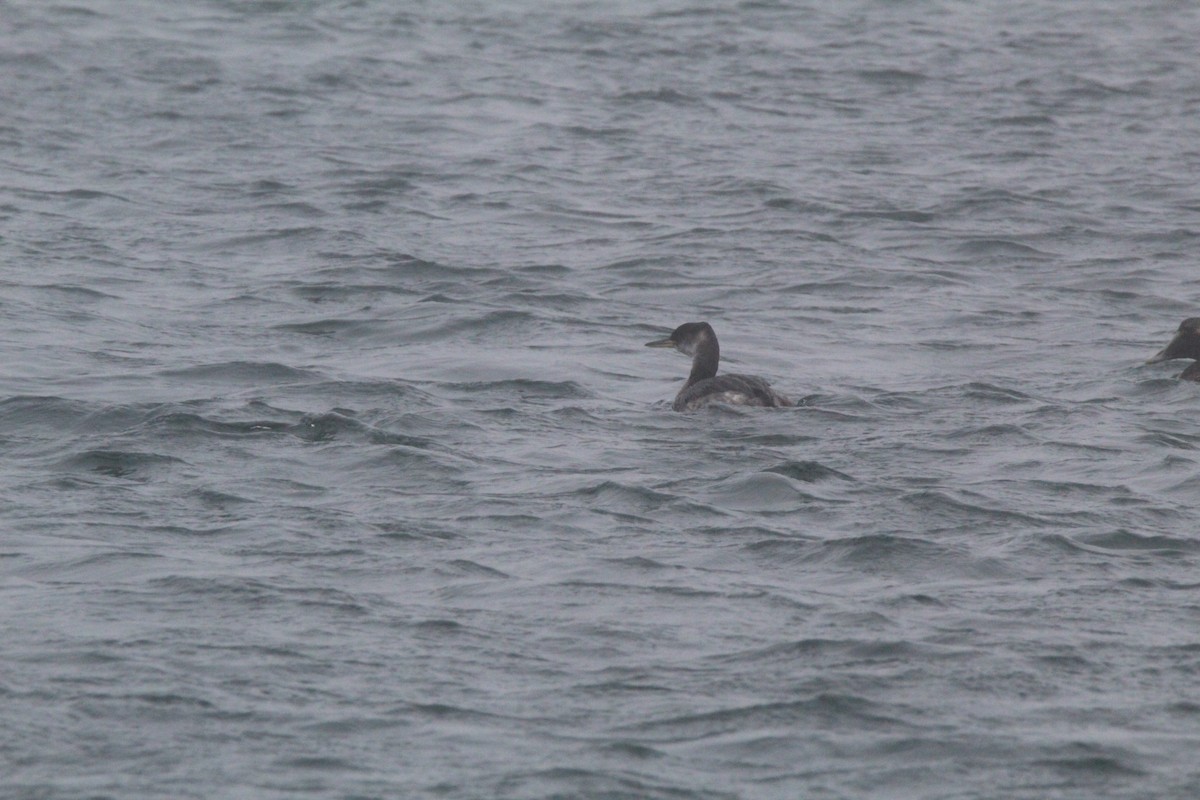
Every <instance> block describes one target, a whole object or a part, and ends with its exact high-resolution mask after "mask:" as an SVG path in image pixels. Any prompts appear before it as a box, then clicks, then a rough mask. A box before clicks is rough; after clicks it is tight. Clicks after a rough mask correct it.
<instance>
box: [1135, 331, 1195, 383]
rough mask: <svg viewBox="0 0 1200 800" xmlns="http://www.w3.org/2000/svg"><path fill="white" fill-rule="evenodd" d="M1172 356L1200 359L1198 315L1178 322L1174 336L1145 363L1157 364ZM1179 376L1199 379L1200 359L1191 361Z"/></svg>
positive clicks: (1191, 379)
mask: <svg viewBox="0 0 1200 800" xmlns="http://www.w3.org/2000/svg"><path fill="white" fill-rule="evenodd" d="M1173 358H1195V359H1200V317H1190V318H1188V319H1185V320H1184V321H1183V322H1181V323H1179V330H1177V331H1176V332H1175V338H1174V339H1172V340H1171V341H1170V342H1169V343H1168V344H1167V346H1166V347H1164V348H1163V349H1162V350H1160V351H1159V353H1158V355H1156V356H1155V357H1154V358H1152V359H1150V360H1149V361H1147V362H1146V363H1147V364H1157V363H1159V362H1160V361H1170V360H1171V359H1173ZM1179 377H1180V378H1181V379H1183V380H1185V381H1200V361H1195V362H1194V363H1192V365H1191V366H1189V367H1188V368H1187V369H1185V370H1184V371H1183V373H1182V374H1180V376H1179Z"/></svg>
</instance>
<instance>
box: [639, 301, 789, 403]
mask: <svg viewBox="0 0 1200 800" xmlns="http://www.w3.org/2000/svg"><path fill="white" fill-rule="evenodd" d="M646 347H674V348H675V349H676V350H678V351H679V352H681V353H683V354H684V355H687V356H691V357H692V372H691V374H690V375H688V379H687V383H685V384H684V385H683V388H682V389H680V390H679V394H677V395H675V402H674V403H672V404H671V408H673V409H675V410H676V411H695V410H696V409H697V408H703V407H704V406H707V405H709V404H710V403H729V404H730V405H740V406H764V407H766V408H776V407H780V406H790V405H792V401H791V400H788V399H787V398H786V397H784V396H783V395H781V394H780V393H779V392H777V391H775V390H774V389H772V388H771V385H770V384H769V383H767V382H766V381H764V380H763V379H762V378H759V377H758V376H756V375H721V376H720V377H717V363H718V362H719V361H720V360H721V348H720V346H719V345H718V344H717V334H716V333H715V332H714V331H713V329H712V326H711V325H709V324H708V323H707V322H685V323H684V324H682V325H680V326H679V327H678V328H676V329H675V330H674V331H672V333H671V335H670V336H668V337H667V338H666V339H658V340H656V341H653V342H646Z"/></svg>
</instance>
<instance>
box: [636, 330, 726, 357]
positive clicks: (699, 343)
mask: <svg viewBox="0 0 1200 800" xmlns="http://www.w3.org/2000/svg"><path fill="white" fill-rule="evenodd" d="M716 344H717V334H716V333H714V332H713V329H712V326H711V325H709V324H708V323H707V322H685V323H683V324H682V325H680V326H679V327H678V328H676V329H675V330H673V331H671V335H670V336H668V337H667V338H665V339H656V340H654V341H653V342H646V347H674V348H675V349H676V350H678V351H679V352H681V353H683V354H684V355H686V356H694V355H696V352H697V351H698V350H701V349H708V348H709V347H713V346H715V345H716Z"/></svg>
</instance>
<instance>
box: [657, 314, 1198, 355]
mask: <svg viewBox="0 0 1200 800" xmlns="http://www.w3.org/2000/svg"><path fill="white" fill-rule="evenodd" d="M677 332H678V331H677ZM671 335H672V336H674V335H675V334H674V333H673V334H671ZM1172 358H1196V359H1200V317H1190V318H1188V319H1185V320H1184V321H1183V322H1181V323H1179V330H1177V331H1176V332H1175V338H1174V339H1172V340H1171V341H1170V343H1169V344H1167V346H1166V347H1164V348H1163V349H1162V350H1160V351H1159V353H1158V355H1156V356H1155V357H1154V358H1152V359H1150V360H1149V361H1147V362H1146V363H1147V364H1157V363H1158V362H1160V361H1170V360H1171V359H1172Z"/></svg>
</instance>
